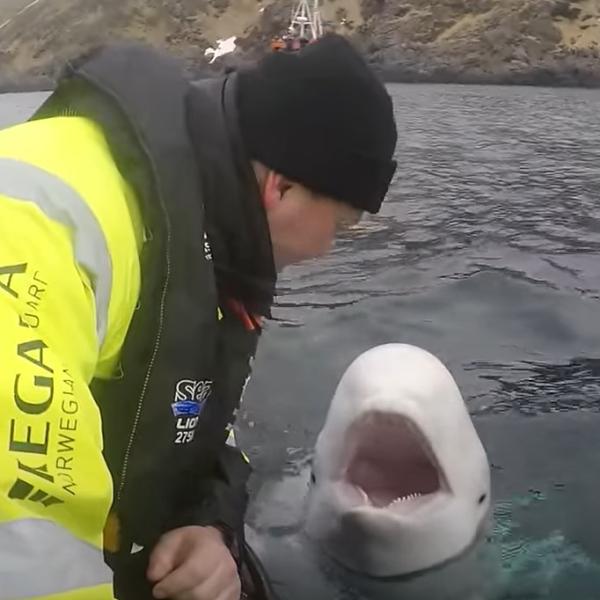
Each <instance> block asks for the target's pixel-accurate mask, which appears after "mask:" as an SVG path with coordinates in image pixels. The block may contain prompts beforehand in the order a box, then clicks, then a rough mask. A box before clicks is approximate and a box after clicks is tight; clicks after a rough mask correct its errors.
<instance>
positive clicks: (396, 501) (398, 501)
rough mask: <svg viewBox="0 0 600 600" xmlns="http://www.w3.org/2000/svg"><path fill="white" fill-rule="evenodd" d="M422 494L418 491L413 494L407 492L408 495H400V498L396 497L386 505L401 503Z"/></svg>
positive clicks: (419, 496)
mask: <svg viewBox="0 0 600 600" xmlns="http://www.w3.org/2000/svg"><path fill="white" fill-rule="evenodd" d="M422 496H423V494H419V493H418V492H417V493H415V494H409V495H408V496H401V497H400V498H396V499H395V500H393V501H392V502H390V503H389V505H388V506H393V505H397V504H402V503H403V502H407V501H409V500H415V499H417V498H421V497H422Z"/></svg>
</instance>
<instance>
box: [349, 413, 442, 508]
mask: <svg viewBox="0 0 600 600" xmlns="http://www.w3.org/2000/svg"><path fill="white" fill-rule="evenodd" d="M346 440H347V443H348V454H347V456H348V457H349V458H348V462H347V463H346V465H345V469H344V473H343V479H344V481H345V483H347V484H349V485H351V486H353V487H354V488H355V489H356V490H358V491H359V493H360V496H361V497H362V498H363V499H364V502H365V503H366V504H370V505H372V506H375V507H380V508H381V507H387V506H390V505H394V506H398V507H404V508H408V507H409V506H411V505H415V504H421V503H422V502H423V501H424V500H425V499H426V498H427V497H430V496H431V495H433V494H435V493H437V492H440V491H442V489H443V488H445V487H446V484H445V477H444V474H443V471H442V469H441V467H440V465H439V463H438V461H437V460H436V458H435V455H434V453H433V451H432V450H431V447H430V445H429V443H428V442H427V439H426V438H425V436H424V435H423V434H422V433H421V431H420V429H419V428H418V427H417V425H415V423H413V422H412V421H411V420H410V419H408V418H406V417H404V416H402V415H399V414H395V413H385V412H370V413H367V414H365V415H363V416H362V417H361V418H360V419H358V420H357V421H355V422H354V423H353V424H352V426H351V427H350V428H349V430H348V432H347V437H346Z"/></svg>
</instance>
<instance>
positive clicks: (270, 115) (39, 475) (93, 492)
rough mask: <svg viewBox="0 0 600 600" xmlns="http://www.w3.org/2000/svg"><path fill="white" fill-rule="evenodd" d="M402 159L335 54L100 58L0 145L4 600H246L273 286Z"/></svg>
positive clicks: (382, 115) (340, 49)
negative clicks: (253, 449) (254, 387)
mask: <svg viewBox="0 0 600 600" xmlns="http://www.w3.org/2000/svg"><path fill="white" fill-rule="evenodd" d="M395 143H396V128H395V124H394V119H393V112H392V104H391V101H390V98H389V96H388V95H387V93H386V91H385V89H384V87H383V86H382V85H381V84H380V83H379V82H378V81H377V79H376V78H375V77H374V76H373V75H372V73H371V72H370V71H369V69H368V68H367V66H366V64H365V63H364V62H363V61H362V59H361V58H360V57H359V55H358V54H357V53H356V52H355V51H354V50H353V49H352V48H351V46H350V45H349V44H348V43H347V42H346V41H345V40H343V39H342V38H340V37H337V36H333V35H332V36H326V37H325V38H323V39H322V40H321V41H319V42H318V43H315V44H312V45H310V46H307V47H306V48H305V49H304V50H302V51H301V52H299V53H296V54H294V55H286V54H279V53H277V54H273V55H272V56H269V57H267V58H266V59H264V60H263V61H262V62H260V63H259V64H258V65H256V66H255V67H253V68H250V69H247V70H244V71H240V72H239V73H230V74H228V75H227V76H224V77H222V78H218V79H210V80H203V81H196V82H193V83H190V82H188V81H186V80H185V79H184V78H183V77H182V75H181V74H180V71H179V70H178V67H177V65H176V64H175V63H174V62H172V61H171V60H170V59H167V58H165V57H163V56H162V55H159V54H157V53H155V52H154V51H152V50H150V49H148V48H145V47H142V46H137V45H125V46H115V47H111V48H104V49H101V50H99V51H96V52H93V53H91V54H90V55H89V56H87V57H85V58H84V59H82V60H80V61H78V64H76V65H70V66H69V68H68V69H67V71H66V73H65V74H64V76H63V77H62V78H61V80H60V82H59V85H58V87H57V89H56V90H55V92H54V93H53V94H52V95H51V96H50V97H49V99H48V100H47V101H46V102H45V103H44V105H43V106H42V107H41V108H40V110H39V111H38V112H37V113H36V114H35V115H34V116H33V117H32V119H31V120H30V121H29V122H27V123H24V124H20V125H18V126H15V127H12V128H10V129H6V130H4V131H1V132H0V331H1V332H2V334H1V337H0V364H1V365H2V369H0V404H1V406H2V412H1V414H2V417H1V420H0V439H1V444H0V452H2V458H1V460H2V469H1V471H0V473H1V474H0V488H1V492H2V493H1V496H0V498H1V499H0V552H1V553H2V561H0V582H1V585H0V600H1V599H6V598H11V599H14V598H48V599H50V598H52V599H55V598H60V599H61V600H79V599H86V600H105V599H111V598H113V597H117V598H119V599H121V598H123V599H125V600H128V599H130V598H132V599H136V598H140V599H148V598H152V597H155V598H172V599H175V600H234V599H235V600H237V599H238V598H239V597H240V577H239V574H240V573H241V572H243V570H244V558H245V553H244V541H243V518H244V511H245V507H246V502H247V494H246V481H247V478H248V476H249V472H250V468H249V465H248V463H247V461H246V460H245V458H244V455H243V454H242V453H241V452H240V451H239V450H237V449H236V448H235V444H234V443H233V434H232V431H231V428H232V423H233V422H234V418H235V413H236V410H237V408H238V405H239V402H240V397H241V394H242V391H243V387H244V384H245V382H246V381H247V379H248V377H249V373H250V362H251V360H252V357H253V356H254V353H255V350H256V344H257V341H258V337H259V335H260V331H261V320H262V319H263V318H265V317H269V309H270V306H271V303H272V301H273V295H274V287H275V281H276V272H277V271H278V270H280V269H282V268H283V267H284V266H286V265H288V264H291V263H293V262H297V261H299V260H303V259H306V258H310V257H316V256H320V255H321V254H323V253H325V252H326V251H327V250H328V249H329V247H330V245H331V243H332V241H333V240H334V237H335V235H336V234H337V232H339V231H340V230H343V229H344V228H345V227H347V226H348V225H351V224H353V223H356V222H357V221H358V220H359V218H360V216H361V214H362V212H363V211H365V210H366V211H370V212H373V213H375V212H377V211H378V210H379V207H380V204H381V202H382V200H383V198H384V196H385V194H386V192H387V189H388V186H389V183H390V180H391V177H392V175H393V173H394V170H395V166H396V165H395V162H394V161H393V160H392V155H393V151H394V147H395ZM104 559H105V560H106V562H107V563H108V564H109V565H110V567H111V570H110V571H109V570H108V569H107V568H106V565H105V562H104ZM113 573H114V582H113Z"/></svg>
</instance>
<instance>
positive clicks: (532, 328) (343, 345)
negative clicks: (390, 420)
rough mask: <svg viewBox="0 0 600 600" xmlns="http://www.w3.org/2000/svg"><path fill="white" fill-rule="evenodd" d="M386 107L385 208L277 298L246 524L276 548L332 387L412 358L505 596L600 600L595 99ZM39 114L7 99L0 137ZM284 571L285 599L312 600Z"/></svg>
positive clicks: (484, 92) (581, 95)
mask: <svg viewBox="0 0 600 600" xmlns="http://www.w3.org/2000/svg"><path fill="white" fill-rule="evenodd" d="M389 89H390V92H391V94H392V95H393V98H394V102H395V110H396V115H397V120H398V129H399V131H398V133H399V143H398V149H397V159H398V165H399V166H398V171H397V174H396V176H395V180H394V182H393V185H392V188H391V192H390V194H389V198H388V200H387V201H386V203H385V204H384V206H383V208H382V210H381V212H380V214H378V215H376V216H370V217H368V218H366V219H365V220H364V221H363V223H362V227H361V228H359V229H358V230H357V231H355V232H353V233H351V234H349V235H347V236H346V237H344V238H343V239H340V240H339V242H338V243H337V245H336V247H335V249H334V251H333V253H332V254H330V255H329V256H328V257H327V258H324V259H320V260H317V261H313V262H309V263H306V264H303V265H301V266H297V267H294V268H291V269H289V270H288V271H286V272H285V273H284V274H283V275H282V277H281V280H280V283H279V295H278V298H277V305H276V307H275V309H274V315H273V316H274V319H273V320H272V321H271V322H269V323H268V324H267V326H266V328H265V332H264V336H263V340H262V342H261V346H260V349H259V353H258V356H257V358H256V361H255V368H254V375H253V378H252V379H251V382H250V384H249V386H248V389H247V392H246V395H245V401H244V405H243V408H242V411H241V414H240V419H239V425H240V434H239V440H240V442H241V444H242V445H243V447H244V448H245V449H246V451H247V453H248V454H249V455H250V457H251V459H252V462H253V464H254V468H255V474H254V478H253V483H252V489H253V491H254V492H255V493H256V494H257V497H258V498H260V501H257V502H256V503H255V504H254V505H253V506H252V507H251V509H250V511H249V515H248V522H249V524H250V525H253V526H256V527H258V528H260V530H261V531H262V533H261V535H262V536H263V538H264V537H265V536H267V537H269V536H271V538H273V540H275V539H276V538H283V537H285V535H288V534H289V533H290V532H294V531H295V530H297V529H299V528H300V525H299V523H298V522H295V521H294V519H295V516H294V517H292V516H290V515H292V514H293V515H295V513H294V509H293V508H289V507H290V506H291V505H297V504H298V503H299V502H300V500H301V496H302V493H303V490H304V488H305V486H304V485H303V483H302V481H303V480H302V477H303V476H304V474H305V472H306V469H305V464H306V459H307V458H309V456H310V452H311V449H312V445H313V443H314V441H315V439H316V436H317V434H318V431H319V429H320V427H321V425H322V423H323V420H324V417H325V414H326V411H327V408H328V404H329V401H330V399H331V397H332V394H333V391H334V389H335V386H336V384H337V382H338V379H339V378H340V377H341V375H342V373H343V371H344V370H345V368H346V367H347V366H348V365H349V363H350V362H351V361H352V360H353V359H354V358H355V357H356V356H358V355H359V354H360V353H361V352H363V351H364V350H366V349H368V348H370V347H372V346H374V345H377V344H381V343H385V342H392V341H400V342H408V343H412V344H416V345H418V346H422V347H423V348H426V349H427V350H429V351H431V352H433V353H434V354H436V355H437V356H438V357H439V358H440V359H442V360H443V361H444V362H445V363H446V365H447V366H448V367H449V369H450V370H451V371H452V373H453V375H454V377H455V379H456V381H457V383H458V385H459V387H460V388H461V390H462V392H463V395H464V398H465V400H466V402H467V403H468V405H469V409H470V411H471V413H472V415H473V419H474V422H475V425H476V427H477V429H478V431H479V433H480V436H481V439H482V441H483V444H484V446H485V447H486V450H487V452H488V455H489V458H490V462H491V464H492V475H493V486H494V488H493V495H494V501H495V508H496V513H495V516H496V524H497V527H498V528H497V530H496V534H497V535H496V542H495V543H496V544H497V545H498V546H499V547H501V551H502V552H501V563H502V564H501V569H502V571H503V573H504V575H505V584H504V592H503V596H502V597H503V598H506V599H508V598H521V599H523V600H534V599H538V598H540V599H541V598H544V599H553V600H563V599H564V600H570V599H571V598H573V599H575V598H576V599H577V600H600V518H599V516H598V515H599V510H598V509H599V506H600V261H599V255H600V202H599V199H600V126H599V125H598V115H599V114H600V92H599V91H585V90H550V89H536V88H508V87H507V88H497V87H469V86H429V85H423V86H404V85H397V86H390V88H389ZM43 97H44V96H43V95H36V94H25V95H22V94H19V95H4V96H0V126H6V125H8V124H10V123H13V122H16V121H18V120H20V119H23V118H25V117H26V116H27V115H28V114H29V113H30V112H31V111H32V110H33V109H34V108H35V106H36V105H37V104H39V102H40V101H41V99H42V98H43ZM272 490H277V491H276V493H275V492H273V493H271V491H272ZM275 496H277V497H275ZM270 502H271V503H272V506H273V508H272V511H270V510H269V506H270V505H269V503H270ZM257 506H258V508H257ZM282 506H283V507H287V508H286V509H285V510H283V513H282V510H281V507H282ZM288 508H289V510H288ZM259 509H260V510H259ZM269 514H272V515H273V518H272V521H273V528H272V529H269V524H268V523H265V520H266V521H268V519H269ZM263 541H264V540H263ZM267 545H268V544H267ZM302 552H305V553H308V552H313V549H312V548H304V549H303V550H302ZM266 562H267V563H268V560H267V561H266ZM274 562H275V561H274ZM279 562H280V563H281V556H280V557H279ZM287 564H288V567H289V568H287V570H286V569H285V568H283V570H282V569H281V567H279V571H280V572H279V574H278V576H277V581H278V589H279V591H280V592H281V595H282V597H285V598H287V599H289V600H292V599H295V598H296V597H297V598H302V597H306V594H305V595H304V596H303V594H302V593H300V592H298V591H297V590H300V589H302V588H303V585H304V586H305V585H306V580H307V573H306V572H305V571H303V570H302V569H300V568H296V567H295V566H294V563H293V560H292V558H291V557H290V560H289V561H288V563H287ZM267 568H269V564H267ZM475 568H476V567H475ZM314 581H317V579H314ZM323 585H324V586H327V585H329V586H331V585H333V584H332V582H331V580H327V581H325V580H324V583H323ZM311 593H312V594H313V596H315V595H316V596H318V597H322V598H339V599H342V598H344V599H346V598H348V599H349V598H362V596H360V595H356V594H354V595H352V593H351V591H350V592H349V591H348V590H345V591H343V590H342V591H336V592H335V593H333V592H331V590H329V591H325V590H323V591H322V594H319V593H318V592H314V590H313V591H312V592H311ZM382 597H389V598H403V597H404V596H403V595H401V594H398V593H396V592H395V593H394V594H393V595H389V596H385V594H384V595H383V596H382ZM406 597H407V598H408V597H409V595H407V596H406ZM479 597H480V598H481V596H479ZM457 600H458V599H457ZM461 600H462V599H461Z"/></svg>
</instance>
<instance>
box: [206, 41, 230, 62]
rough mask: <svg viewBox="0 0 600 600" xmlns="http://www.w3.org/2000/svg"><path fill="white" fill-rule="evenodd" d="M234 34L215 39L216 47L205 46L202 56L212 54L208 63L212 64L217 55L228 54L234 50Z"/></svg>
mask: <svg viewBox="0 0 600 600" xmlns="http://www.w3.org/2000/svg"><path fill="white" fill-rule="evenodd" d="M236 39H237V38H236V36H232V37H229V38H227V39H226V40H217V47H216V48H207V49H206V50H205V51H204V56H210V55H211V54H212V60H211V61H210V64H211V65H212V64H213V63H214V62H215V60H217V58H219V56H224V55H225V54H230V53H231V52H233V51H234V50H235V40H236Z"/></svg>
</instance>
